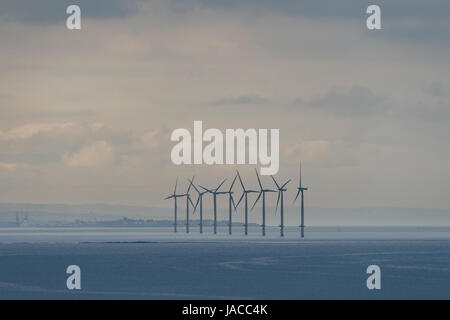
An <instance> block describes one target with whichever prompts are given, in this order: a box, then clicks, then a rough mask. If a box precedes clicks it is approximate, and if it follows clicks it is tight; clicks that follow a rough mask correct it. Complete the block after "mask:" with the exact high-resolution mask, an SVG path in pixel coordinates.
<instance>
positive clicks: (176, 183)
mask: <svg viewBox="0 0 450 320" xmlns="http://www.w3.org/2000/svg"><path fill="white" fill-rule="evenodd" d="M177 185H178V177H177V181H176V182H175V189H173V194H176V193H177Z"/></svg>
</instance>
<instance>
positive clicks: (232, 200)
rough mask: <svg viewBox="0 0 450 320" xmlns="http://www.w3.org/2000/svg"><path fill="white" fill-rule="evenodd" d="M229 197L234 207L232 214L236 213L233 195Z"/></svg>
mask: <svg viewBox="0 0 450 320" xmlns="http://www.w3.org/2000/svg"><path fill="white" fill-rule="evenodd" d="M230 197H231V202H232V203H233V206H234V212H236V211H237V207H236V203H235V202H234V199H233V195H232V194H230Z"/></svg>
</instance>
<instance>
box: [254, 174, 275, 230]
mask: <svg viewBox="0 0 450 320" xmlns="http://www.w3.org/2000/svg"><path fill="white" fill-rule="evenodd" d="M255 172H256V177H257V178H258V184H259V196H258V198H256V201H255V203H254V204H253V206H252V210H253V208H254V207H255V205H256V203H257V202H258V200H259V199H260V198H261V195H262V235H263V236H265V235H266V192H276V191H275V190H272V189H264V188H263V186H262V184H261V180H260V179H259V175H258V171H256V169H255Z"/></svg>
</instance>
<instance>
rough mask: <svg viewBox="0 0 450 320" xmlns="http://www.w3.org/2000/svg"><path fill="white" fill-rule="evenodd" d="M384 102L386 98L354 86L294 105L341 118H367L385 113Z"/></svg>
mask: <svg viewBox="0 0 450 320" xmlns="http://www.w3.org/2000/svg"><path fill="white" fill-rule="evenodd" d="M386 101H387V98H386V97H384V96H382V95H378V94H375V93H374V92H372V90H371V89H369V88H365V87H361V86H356V85H355V86H352V87H351V88H350V89H348V88H333V89H331V90H330V91H329V92H327V93H326V94H325V95H322V96H318V97H316V98H313V99H310V100H306V101H305V100H303V99H297V100H296V101H295V103H294V105H296V106H300V107H306V108H309V109H314V110H321V111H324V112H330V113H332V114H335V115H341V116H369V115H378V114H382V113H385V112H386V111H387V105H386V104H385V102H386Z"/></svg>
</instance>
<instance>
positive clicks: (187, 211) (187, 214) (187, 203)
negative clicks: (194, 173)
mask: <svg viewBox="0 0 450 320" xmlns="http://www.w3.org/2000/svg"><path fill="white" fill-rule="evenodd" d="M188 180H189V179H188ZM189 181H190V183H189V187H188V188H187V191H186V193H185V194H183V195H181V196H182V197H186V233H189V203H190V204H191V205H192V208H194V203H193V202H192V199H191V194H190V193H189V191H190V190H191V186H192V185H193V181H194V177H192V180H189Z"/></svg>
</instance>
